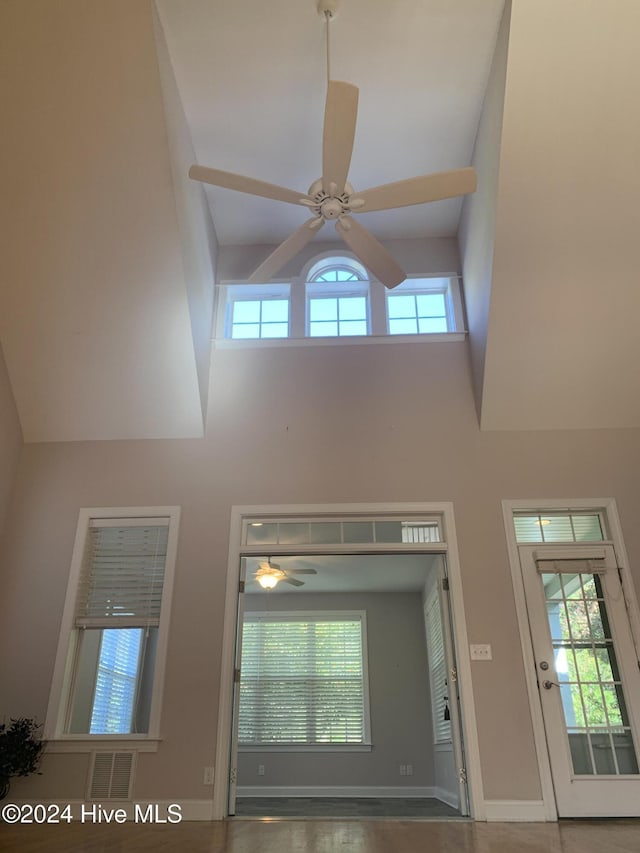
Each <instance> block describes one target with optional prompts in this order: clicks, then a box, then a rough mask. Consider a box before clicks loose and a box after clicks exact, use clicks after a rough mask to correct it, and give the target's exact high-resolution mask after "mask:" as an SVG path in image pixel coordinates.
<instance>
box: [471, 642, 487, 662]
mask: <svg viewBox="0 0 640 853" xmlns="http://www.w3.org/2000/svg"><path fill="white" fill-rule="evenodd" d="M469 651H470V652H471V660H493V655H492V654H491V646H490V645H489V644H488V643H471V645H470V646H469Z"/></svg>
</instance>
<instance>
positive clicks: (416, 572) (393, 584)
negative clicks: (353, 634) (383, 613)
mask: <svg viewBox="0 0 640 853" xmlns="http://www.w3.org/2000/svg"><path fill="white" fill-rule="evenodd" d="M267 559H268V558H267V557H247V558H246V559H245V578H246V584H247V586H246V590H247V593H256V594H258V593H259V594H261V595H269V594H270V592H267V591H265V590H263V589H262V588H261V587H260V586H259V584H258V582H257V581H256V579H255V578H254V574H255V572H256V571H257V569H258V567H259V565H260V563H264V562H265V561H266V560H267ZM439 559H440V558H439V556H438V555H436V554H367V555H366V556H364V555H358V554H354V555H314V556H313V557H300V556H289V557H271V561H272V563H275V564H276V565H277V566H280V568H281V569H283V571H291V570H292V569H293V570H295V569H315V570H316V574H315V575H308V574H301V575H296V574H295V572H293V573H292V577H294V578H297V579H298V580H301V581H303V583H304V586H292V585H291V584H288V583H279V584H278V585H277V586H276V588H275V590H274V592H279V593H280V592H282V593H295V592H305V593H308V592H311V593H319V592H420V591H422V590H423V589H424V586H425V583H426V580H427V577H428V576H429V574H430V573H431V572H432V571H434V570H435V566H436V565H437V561H438V560H439Z"/></svg>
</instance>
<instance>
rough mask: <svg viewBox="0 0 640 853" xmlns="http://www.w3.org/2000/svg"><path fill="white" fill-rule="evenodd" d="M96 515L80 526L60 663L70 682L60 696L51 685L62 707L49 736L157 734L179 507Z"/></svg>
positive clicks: (88, 514) (86, 515)
mask: <svg viewBox="0 0 640 853" xmlns="http://www.w3.org/2000/svg"><path fill="white" fill-rule="evenodd" d="M93 512H94V511H91V510H82V511H81V518H80V523H79V525H78V535H77V537H76V548H75V551H74V561H73V565H72V572H71V577H70V580H69V588H68V591H67V607H66V610H65V622H66V625H67V627H66V628H63V632H62V635H61V643H60V647H59V652H58V660H57V662H56V673H59V672H61V671H64V673H65V676H64V678H65V681H64V683H63V684H62V687H61V691H62V693H61V700H60V702H59V703H56V702H55V696H54V693H55V688H54V691H53V692H52V703H53V704H52V706H51V708H55V707H56V705H57V708H59V709H60V714H59V719H58V721H57V722H54V723H52V721H48V726H47V728H48V732H49V734H48V736H49V737H56V736H60V735H65V734H67V735H97V736H100V735H103V736H105V735H141V736H148V735H149V734H151V733H152V732H153V729H154V728H155V727H157V713H158V708H157V706H158V702H157V696H158V693H159V690H160V689H161V682H162V672H163V668H164V650H165V648H166V631H167V625H168V605H169V599H170V593H171V587H172V580H173V561H174V556H175V536H176V529H175V528H176V527H177V520H178V510H177V509H176V508H170V509H169V513H170V514H169V515H167V514H166V513H165V512H163V514H162V515H159V516H142V515H140V516H136V515H131V516H127V515H123V516H116V515H110V514H109V511H108V510H107V511H104V513H105V515H104V517H100V516H99V515H97V513H100V512H101V511H100V510H97V511H95V512H96V515H93V514H92V513H93ZM67 613H68V614H69V615H68V616H67V615H66V614H67ZM60 660H62V662H63V664H64V661H65V660H66V661H67V663H66V664H64V665H62V664H60ZM56 680H57V678H56V677H54V682H55V681H56ZM154 714H155V716H154Z"/></svg>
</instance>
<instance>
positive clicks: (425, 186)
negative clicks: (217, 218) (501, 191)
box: [189, 0, 476, 288]
mask: <svg viewBox="0 0 640 853" xmlns="http://www.w3.org/2000/svg"><path fill="white" fill-rule="evenodd" d="M337 5H338V3H337V0H319V2H318V12H319V13H320V14H321V15H324V18H325V20H326V23H327V78H328V80H327V97H326V102H325V110H324V130H323V136H322V177H321V178H318V179H317V180H316V181H314V182H313V183H312V184H311V186H310V187H309V191H308V193H306V194H305V193H299V192H296V191H295V190H290V189H287V188H286V187H281V186H277V185H276V184H269V183H266V182H265V181H260V180H257V179H256V178H248V177H245V176H244V175H237V174H235V173H233V172H223V171H221V170H220V169H210V168H208V167H206V166H199V165H194V166H192V167H191V168H190V169H189V177H190V178H192V179H193V180H196V181H202V182H203V183H206V184H213V186H217V187H224V188H226V189H230V190H236V191H237V192H243V193H249V194H250V195H256V196H261V197H263V198H270V199H274V200H275V201H283V202H287V203H289V204H298V205H302V206H303V207H306V208H308V209H309V211H310V212H311V213H312V216H311V218H310V219H307V221H306V222H305V223H304V224H303V225H301V226H300V228H298V229H296V230H295V231H294V232H293V234H291V235H290V236H289V237H287V239H286V240H285V241H284V242H283V243H281V244H280V245H279V246H278V248H277V249H276V250H275V251H274V252H272V253H271V254H270V255H269V256H268V257H267V259H266V260H265V261H263V262H262V263H261V264H260V266H259V267H258V268H257V269H256V270H255V271H254V272H253V273H252V275H251V276H250V277H249V281H250V282H253V283H263V282H268V281H269V280H270V279H271V278H272V277H273V276H274V275H276V273H277V272H278V271H279V270H281V269H282V267H283V266H284V265H285V264H286V263H287V262H288V261H289V260H291V258H293V257H295V255H297V254H298V252H299V251H300V250H301V249H302V248H303V247H304V246H306V244H307V243H309V242H310V241H311V240H312V239H313V237H314V236H315V235H316V233H317V232H318V231H319V230H320V228H322V226H323V225H324V224H325V222H328V221H333V222H335V227H336V230H337V231H338V233H339V234H340V236H341V237H342V239H343V240H344V242H345V243H346V244H347V246H349V248H350V249H351V250H352V251H353V253H354V254H355V255H356V256H357V257H358V258H359V259H360V260H361V261H362V263H363V264H364V265H365V267H367V268H368V269H369V270H370V272H372V273H373V274H374V275H375V276H376V278H378V279H379V280H380V281H381V282H382V283H383V284H384V285H385V286H386V287H389V288H391V287H395V286H396V285H398V284H400V283H401V282H402V281H404V279H405V278H406V274H405V272H404V270H403V269H402V268H401V267H400V266H399V264H398V263H396V261H395V260H394V258H393V257H392V256H391V254H390V253H389V252H388V251H387V250H386V249H385V248H384V246H383V245H382V243H380V242H379V241H378V240H377V239H376V238H375V237H374V236H373V234H371V232H370V231H368V230H367V229H366V228H365V227H364V226H363V225H361V224H360V222H359V221H358V220H357V219H354V217H353V216H352V215H351V214H352V213H369V212H371V211H374V210H389V209H392V208H397V207H407V206H409V205H413V204H425V203H426V202H430V201H439V200H441V199H445V198H454V197H456V196H461V195H466V194H467V193H472V192H474V191H475V189H476V173H475V170H474V169H472V168H463V169H454V170H453V171H449V172H436V173H433V174H430V175H420V176H419V177H416V178H408V179H406V180H402V181H396V182H394V183H391V184H382V185H381V186H379V187H373V188H371V189H368V190H363V191H362V192H356V191H355V190H354V189H353V187H352V186H351V184H350V183H349V182H348V181H347V176H348V172H349V166H350V164H351V154H352V151H353V141H354V137H355V129H356V119H357V113H358V88H357V87H356V86H354V85H352V84H351V83H344V82H341V81H337V80H331V79H330V69H329V23H330V21H331V20H332V18H333V17H334V15H335V12H336V9H337Z"/></svg>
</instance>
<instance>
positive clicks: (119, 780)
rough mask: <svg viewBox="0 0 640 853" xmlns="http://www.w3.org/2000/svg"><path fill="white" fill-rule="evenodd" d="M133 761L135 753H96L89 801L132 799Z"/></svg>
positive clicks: (94, 754)
mask: <svg viewBox="0 0 640 853" xmlns="http://www.w3.org/2000/svg"><path fill="white" fill-rule="evenodd" d="M133 759H134V753H133V752H94V753H93V765H92V768H91V781H90V784H89V799H90V800H128V799H130V793H131V782H132V779H133V763H134V762H133Z"/></svg>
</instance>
